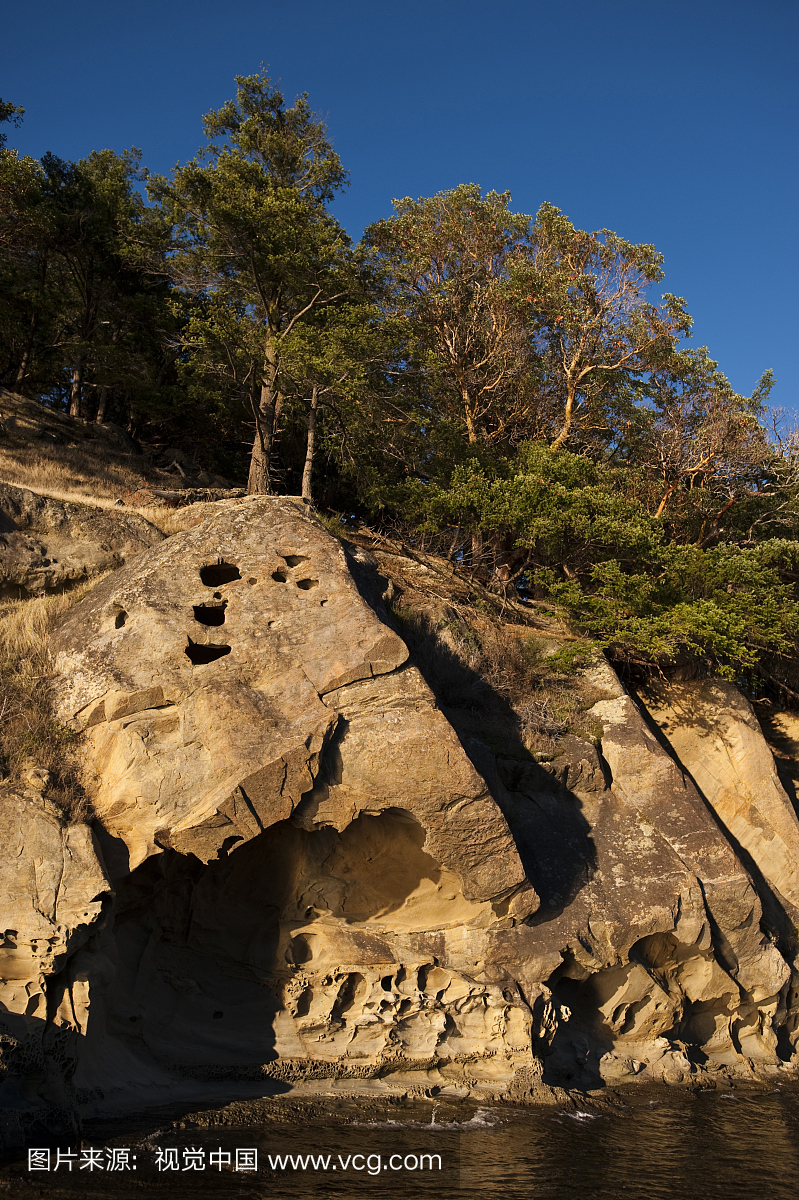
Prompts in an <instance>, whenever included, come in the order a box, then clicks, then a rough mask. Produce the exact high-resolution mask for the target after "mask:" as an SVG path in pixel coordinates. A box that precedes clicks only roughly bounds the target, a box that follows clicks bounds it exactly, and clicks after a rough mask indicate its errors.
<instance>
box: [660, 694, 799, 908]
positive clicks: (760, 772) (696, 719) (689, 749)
mask: <svg viewBox="0 0 799 1200" xmlns="http://www.w3.org/2000/svg"><path fill="white" fill-rule="evenodd" d="M644 699H645V703H646V706H647V709H648V710H649V712H650V713H651V715H652V717H653V718H654V719H655V721H656V722H657V724H658V725H659V726H660V728H661V729H662V731H663V733H664V734H665V736H666V737H667V738H668V741H669V743H670V745H671V746H672V748H673V750H674V752H675V754H676V755H677V757H678V758H679V760H680V762H681V763H682V765H683V766H684V767H685V769H686V770H687V771H689V772H690V775H691V778H692V779H693V781H694V783H695V784H696V785H697V787H698V788H699V789H700V791H701V792H702V795H703V796H704V798H705V800H706V801H707V802H708V804H709V805H710V806H711V808H712V809H713V811H714V812H715V814H716V816H717V817H718V820H719V822H720V823H721V825H722V826H723V827H724V829H725V830H727V831H728V833H729V834H730V835H731V837H732V838H733V839H734V841H735V843H737V844H738V845H739V846H740V847H741V848H742V849H743V850H744V851H745V852H746V854H747V855H748V856H749V859H750V860H751V865H752V867H753V869H754V870H755V871H757V872H759V874H760V875H761V876H762V878H763V879H764V880H765V881H766V883H767V884H768V886H769V888H770V889H771V890H772V891H773V893H774V894H775V895H776V896H777V897H778V898H779V901H780V904H781V905H782V907H783V908H785V909H786V911H787V912H788V913H789V914H790V917H791V919H792V922H793V924H794V925H796V924H797V923H799V821H798V820H797V818H796V813H795V812H794V810H793V806H792V805H791V802H790V800H789V799H788V796H787V794H786V792H785V789H784V788H783V786H782V784H781V783H780V780H779V776H778V775H777V769H776V766H775V763H774V758H773V755H772V753H771V750H770V749H769V747H768V745H767V744H766V740H765V738H764V737H763V732H762V730H761V728H760V725H759V724H758V721H757V718H756V717H755V715H754V713H753V712H752V708H751V705H750V704H749V703H748V702H747V701H746V700H745V699H744V697H743V696H742V695H741V694H740V692H739V691H738V690H737V688H735V687H734V686H733V685H732V684H731V683H727V682H725V681H724V680H721V679H708V680H702V681H698V682H688V683H672V684H671V685H670V686H660V687H656V688H655V687H653V688H650V689H648V690H647V692H646V695H645V697H644Z"/></svg>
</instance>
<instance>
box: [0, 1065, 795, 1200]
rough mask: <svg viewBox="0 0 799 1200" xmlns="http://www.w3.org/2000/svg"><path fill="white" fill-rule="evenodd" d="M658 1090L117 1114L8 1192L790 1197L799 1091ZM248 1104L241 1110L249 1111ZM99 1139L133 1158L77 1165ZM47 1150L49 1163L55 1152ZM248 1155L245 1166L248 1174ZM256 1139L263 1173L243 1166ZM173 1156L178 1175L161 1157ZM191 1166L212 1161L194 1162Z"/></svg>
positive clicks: (61, 1197) (122, 1196) (409, 1198)
mask: <svg viewBox="0 0 799 1200" xmlns="http://www.w3.org/2000/svg"><path fill="white" fill-rule="evenodd" d="M659 1095H660V1097H661V1098H660V1099H658V1100H647V1099H646V1095H644V1094H641V1095H634V1096H630V1095H625V1097H624V1103H621V1102H620V1101H618V1099H617V1100H616V1101H615V1102H614V1104H607V1105H605V1106H604V1107H603V1108H601V1109H599V1110H597V1109H594V1108H589V1107H588V1106H586V1108H585V1109H584V1110H580V1109H577V1110H562V1111H557V1110H553V1109H535V1110H531V1109H520V1108H513V1107H510V1106H492V1107H482V1108H480V1107H477V1106H476V1105H474V1104H470V1105H466V1104H461V1105H457V1104H453V1103H449V1104H437V1103H436V1102H424V1103H421V1102H416V1103H415V1104H407V1105H403V1106H401V1107H397V1106H393V1107H392V1106H391V1105H387V1104H386V1103H384V1102H377V1101H376V1102H372V1103H371V1104H364V1103H355V1102H348V1101H341V1102H339V1101H335V1100H330V1099H326V1100H319V1101H317V1102H315V1103H308V1104H306V1105H305V1106H303V1104H302V1103H300V1104H293V1105H290V1106H288V1108H286V1107H285V1106H284V1107H283V1108H282V1109H279V1110H278V1113H277V1115H278V1117H279V1118H280V1119H279V1120H277V1121H275V1120H271V1119H270V1120H262V1119H260V1116H259V1114H258V1112H257V1111H256V1112H255V1115H254V1116H253V1115H252V1114H250V1118H249V1119H248V1120H247V1121H246V1122H245V1121H242V1122H241V1123H238V1124H237V1123H230V1118H231V1116H235V1115H236V1114H235V1113H231V1111H230V1110H228V1111H227V1112H226V1113H225V1114H223V1115H222V1119H223V1120H225V1121H226V1122H228V1123H225V1124H221V1125H220V1124H206V1123H203V1122H204V1121H205V1120H206V1118H200V1123H199V1124H193V1122H192V1120H191V1119H190V1118H187V1119H185V1120H184V1121H183V1122H175V1123H173V1122H162V1124H161V1125H160V1126H158V1127H155V1126H153V1125H152V1124H151V1125H150V1127H149V1128H143V1127H139V1128H138V1129H137V1130H132V1129H131V1127H130V1126H129V1127H128V1129H127V1131H125V1130H124V1129H120V1128H119V1127H112V1126H110V1125H107V1126H105V1128H102V1127H95V1128H94V1129H93V1130H88V1131H87V1134H86V1137H85V1140H84V1142H83V1149H82V1150H81V1149H80V1148H77V1147H76V1148H73V1152H74V1153H75V1154H76V1155H77V1156H78V1157H76V1158H75V1159H74V1160H69V1161H72V1162H73V1170H72V1173H71V1174H70V1173H68V1172H66V1171H65V1169H64V1166H63V1164H62V1166H61V1167H60V1168H59V1171H58V1172H55V1171H53V1170H52V1169H51V1171H50V1172H45V1171H39V1172H33V1171H29V1170H28V1163H27V1159H26V1158H25V1159H18V1160H15V1161H13V1162H11V1163H7V1164H6V1165H5V1166H4V1167H3V1168H2V1169H0V1197H2V1196H6V1195H8V1196H13V1197H19V1198H20V1200H32V1198H33V1197H36V1198H37V1200H38V1198H39V1197H47V1198H49V1200H73V1198H74V1200H77V1198H78V1197H81V1198H82V1200H83V1198H86V1197H89V1198H91V1197H97V1198H98V1200H100V1198H103V1200H106V1198H107V1200H114V1198H118V1200H134V1198H137V1197H143V1198H144V1200H147V1198H148V1197H153V1198H156V1197H161V1196H167V1195H168V1196H170V1197H186V1200H195V1198H196V1200H206V1198H208V1200H222V1198H223V1197H230V1198H231V1200H232V1198H234V1197H241V1198H253V1200H254V1198H256V1197H259V1198H260V1197H270V1200H271V1198H273V1197H274V1198H277V1200H283V1198H285V1200H289V1198H291V1200H311V1198H324V1200H326V1198H333V1197H346V1196H364V1197H370V1198H371V1197H376V1196H380V1197H381V1198H382V1197H386V1198H388V1200H393V1198H397V1200H399V1198H402V1200H415V1197H417V1196H419V1197H423V1196H427V1195H429V1196H435V1197H437V1198H440V1200H478V1198H485V1200H489V1198H491V1200H495V1198H497V1197H501V1200H517V1198H518V1200H567V1198H572V1197H579V1198H580V1200H583V1198H586V1200H588V1198H590V1200H615V1198H616V1197H619V1198H623V1200H638V1198H640V1200H716V1198H718V1200H739V1198H740V1200H743V1198H746V1200H751V1198H752V1197H763V1198H764V1200H782V1198H783V1197H784V1198H785V1200H787V1198H788V1197H790V1198H791V1200H794V1198H795V1197H796V1195H797V1192H799V1088H796V1087H790V1086H785V1087H783V1088H782V1089H781V1090H775V1091H774V1092H771V1093H765V1094H764V1093H757V1092H751V1091H750V1092H747V1091H744V1090H740V1089H737V1090H736V1091H734V1092H731V1091H726V1092H724V1091H722V1092H698V1093H686V1092H681V1091H673V1092H670V1093H668V1094H665V1095H664V1093H663V1092H660V1093H659ZM291 1109H293V1110H294V1119H293V1120H291V1121H289V1120H287V1117H288V1115H289V1111H290V1110H291ZM237 1111H240V1113H243V1114H246V1112H247V1110H246V1106H244V1107H242V1108H241V1110H237ZM261 1115H263V1111H262V1112H261ZM181 1124H182V1125H183V1126H184V1127H181ZM43 1148H44V1147H43ZM61 1149H62V1153H65V1152H66V1147H65V1146H62V1147H61ZM92 1149H93V1150H95V1151H96V1152H97V1155H96V1157H95V1162H99V1161H101V1160H102V1161H103V1162H105V1163H106V1164H108V1163H109V1161H110V1160H111V1159H110V1155H111V1152H112V1151H113V1150H115V1149H116V1150H117V1151H119V1150H120V1149H127V1150H129V1152H130V1156H131V1161H132V1158H133V1156H135V1167H136V1169H135V1171H133V1170H130V1169H129V1170H116V1171H108V1170H107V1169H106V1170H104V1171H100V1170H99V1169H95V1170H89V1169H87V1168H86V1167H84V1169H83V1170H80V1169H79V1164H80V1160H81V1156H82V1157H83V1158H84V1160H86V1158H87V1154H88V1151H89V1150H92ZM50 1150H51V1160H54V1158H55V1153H56V1147H55V1146H53V1147H50ZM237 1150H238V1151H239V1154H240V1157H241V1161H240V1164H239V1165H240V1166H243V1167H244V1168H245V1169H243V1170H239V1171H236V1170H235V1169H233V1168H234V1167H235V1155H236V1151H237ZM252 1150H257V1152H258V1170H257V1171H249V1170H247V1169H246V1167H247V1165H248V1163H250V1164H251V1162H252V1156H251V1154H250V1157H249V1158H248V1157H247V1154H248V1153H249V1152H251V1151H252ZM270 1155H271V1160H272V1166H271V1167H270V1162H269V1159H270ZM214 1156H216V1157H214ZM242 1156H243V1157H242ZM291 1156H294V1162H295V1167H296V1169H294V1168H292V1166H291ZM308 1156H311V1157H310V1158H309V1157H308ZM314 1156H315V1157H316V1163H315V1164H314V1161H313V1158H314ZM320 1156H321V1157H320ZM423 1156H430V1157H429V1158H424V1157H423ZM117 1157H119V1156H117ZM228 1159H229V1162H228ZM170 1160H171V1161H172V1162H173V1163H176V1164H177V1166H178V1170H173V1169H169V1168H166V1166H165V1164H166V1163H167V1162H169V1161H170ZM280 1160H282V1161H283V1164H284V1165H283V1167H282V1168H281V1167H280V1166H279V1162H280ZM439 1160H440V1161H439ZM158 1161H160V1162H161V1164H162V1169H161V1170H159V1169H158V1166H157V1162H158ZM303 1162H304V1163H305V1168H304V1169H303V1166H302V1163H303ZM191 1163H194V1164H195V1165H196V1164H199V1163H201V1164H202V1169H193V1168H192V1167H188V1169H187V1164H191ZM325 1164H326V1169H325ZM220 1168H221V1169H220Z"/></svg>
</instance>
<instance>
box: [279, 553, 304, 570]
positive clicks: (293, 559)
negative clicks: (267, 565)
mask: <svg viewBox="0 0 799 1200" xmlns="http://www.w3.org/2000/svg"><path fill="white" fill-rule="evenodd" d="M280 557H281V558H282V559H283V562H284V563H285V564H286V566H287V567H298V566H299V565H300V563H304V562H307V561H308V555H307V554H281V556H280Z"/></svg>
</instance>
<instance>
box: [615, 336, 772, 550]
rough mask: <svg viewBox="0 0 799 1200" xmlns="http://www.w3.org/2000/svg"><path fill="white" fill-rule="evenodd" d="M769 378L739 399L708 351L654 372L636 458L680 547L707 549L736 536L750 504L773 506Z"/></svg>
mask: <svg viewBox="0 0 799 1200" xmlns="http://www.w3.org/2000/svg"><path fill="white" fill-rule="evenodd" d="M773 383H774V378H773V374H772V372H770V371H766V372H765V373H764V375H763V376H762V378H761V379H760V382H759V383H758V385H757V387H756V388H755V390H754V391H753V393H752V395H751V396H749V397H747V396H741V395H738V394H737V393H736V392H735V391H734V390H733V388H732V387H731V386H730V383H729V381H728V380H727V379H726V378H725V376H724V375H723V374H722V373H721V372H720V371H719V370H718V364H717V363H715V362H714V361H713V360H712V359H711V358H710V355H709V354H708V351H707V348H706V347H702V348H701V349H699V350H683V351H681V352H679V353H677V354H675V355H673V356H672V358H671V359H669V360H668V361H667V362H666V363H665V364H664V365H663V366H662V367H661V368H659V369H658V370H656V371H654V372H653V373H652V377H651V381H650V387H649V395H650V398H651V402H652V407H651V408H645V409H642V410H641V412H640V413H639V423H640V431H639V436H638V438H637V439H635V445H634V451H633V455H634V459H635V461H636V463H638V464H640V466H641V467H642V468H643V470H644V472H645V474H646V475H647V476H648V477H649V478H650V480H651V482H652V500H651V507H652V509H653V510H654V515H655V516H656V517H661V518H663V520H664V521H666V522H668V523H669V524H670V526H671V528H672V530H673V532H674V534H675V535H676V536H677V537H678V538H679V539H680V540H688V539H691V540H693V539H695V540H696V541H697V544H699V545H709V544H710V543H711V542H713V541H716V540H718V539H719V538H720V537H721V536H723V534H724V532H725V531H727V532H734V530H735V527H736V524H737V521H738V518H739V517H740V516H742V515H743V513H744V509H751V504H752V502H756V503H757V502H760V501H767V500H773V499H774V498H775V496H776V495H777V493H778V491H784V484H782V483H781V484H779V485H778V484H777V482H776V479H775V476H774V467H775V466H776V461H775V460H776V458H777V448H776V446H775V445H774V443H773V442H772V441H771V440H770V438H769V433H768V430H767V428H766V424H765V418H766V401H767V399H768V396H769V393H770V391H771V388H772V386H773Z"/></svg>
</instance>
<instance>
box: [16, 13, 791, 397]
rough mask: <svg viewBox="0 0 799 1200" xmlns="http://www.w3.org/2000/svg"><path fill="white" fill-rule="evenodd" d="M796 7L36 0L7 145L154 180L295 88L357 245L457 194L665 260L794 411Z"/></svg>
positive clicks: (700, 317)
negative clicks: (205, 126)
mask: <svg viewBox="0 0 799 1200" xmlns="http://www.w3.org/2000/svg"><path fill="white" fill-rule="evenodd" d="M798 50H799V4H797V3H796V0H670V3H668V4H655V3H652V2H651V0H649V2H647V0H571V2H569V0H549V2H545V0H494V2H493V3H491V4H488V3H476V2H474V0H459V2H455V0H427V2H422V0H402V2H399V3H392V4H386V3H381V2H380V0H372V2H371V3H366V2H363V0H337V2H336V3H335V4H333V3H330V2H329V0H328V2H327V3H325V2H323V0H303V3H302V4H297V3H295V4H289V3H276V2H275V0H228V2H227V3H226V4H224V5H223V4H220V3H213V4H212V3H209V2H208V0H158V2H156V0H137V2H136V3H133V4H131V3H126V4H122V3H120V0H104V2H102V3H101V2H98V0H72V3H69V4H65V3H64V2H63V0H58V2H55V0H37V3H36V4H35V5H33V4H32V5H27V6H26V5H21V4H17V5H13V6H11V5H9V6H7V7H6V9H5V11H4V14H3V43H2V47H0V96H2V97H3V98H4V99H7V100H12V101H14V102H15V103H17V104H22V105H24V107H25V109H26V115H25V121H24V124H23V126H22V128H21V129H20V130H19V131H14V130H11V131H10V136H9V144H12V145H16V146H17V148H18V149H19V150H20V152H23V153H28V154H33V155H35V156H37V157H39V156H40V155H41V154H43V153H44V152H45V151H46V150H52V151H53V152H54V153H56V154H59V155H61V156H62V157H64V158H80V157H82V156H84V155H86V154H88V152H89V151H90V150H93V149H101V148H103V147H106V146H109V147H111V148H113V149H115V150H122V149H124V148H126V147H128V146H131V145H135V146H139V147H141V149H142V151H143V155H144V162H145V163H146V164H147V165H148V166H149V167H150V168H151V170H154V171H161V172H168V171H169V169H170V168H171V166H172V165H173V164H174V163H175V162H176V161H181V162H183V161H185V160H186V159H188V158H190V157H192V156H193V154H194V153H195V151H196V149H197V147H198V146H199V145H200V143H201V141H202V130H201V121H200V118H201V115H202V113H204V112H207V111H208V110H209V109H210V108H216V107H218V106H219V105H220V104H221V103H223V102H224V101H225V100H226V99H227V98H228V97H230V96H232V95H233V94H234V93H235V84H234V78H233V77H234V75H237V74H238V75H242V74H251V73H253V72H255V71H257V70H258V69H259V67H260V65H261V64H262V63H264V64H266V65H267V66H268V67H269V69H270V74H271V75H272V77H273V79H275V80H279V81H280V82H281V84H282V86H283V89H284V91H285V93H286V96H287V98H288V99H289V101H291V100H293V97H294V95H295V94H296V93H297V92H301V91H307V92H308V94H309V99H310V102H311V104H312V106H313V108H314V109H315V110H316V111H317V112H320V113H322V114H323V115H324V117H325V119H326V121H327V124H328V130H329V134H330V136H331V139H332V141H333V143H334V145H335V147H336V149H337V150H338V152H339V154H340V155H341V158H342V160H343V162H344V165H345V166H346V167H347V168H348V169H349V170H350V172H351V176H352V183H351V186H350V188H349V190H348V191H347V193H346V194H345V195H344V196H343V197H342V198H340V199H339V200H338V201H337V202H336V207H335V211H336V213H337V216H338V217H339V219H340V220H341V222H342V223H343V224H344V225H345V227H346V228H347V229H348V231H349V233H350V234H351V236H352V237H353V238H357V237H358V236H359V235H360V233H361V231H362V229H363V227H364V226H365V225H367V224H368V223H369V222H371V221H373V220H376V219H378V218H379V217H381V216H384V215H387V214H388V213H389V212H390V211H391V198H392V197H394V196H405V195H412V196H425V195H431V194H433V193H435V192H436V191H440V190H441V189H444V188H450V187H454V186H455V185H457V184H458V183H479V184H481V185H482V187H483V188H484V189H486V190H488V189H490V188H496V189H497V190H499V191H505V190H510V191H511V192H512V195H513V208H514V209H516V210H517V211H523V212H531V213H534V212H535V211H536V209H537V208H538V206H539V204H540V203H541V202H542V201H544V200H548V201H550V202H551V203H553V204H556V205H557V206H558V207H559V208H561V209H562V210H563V211H564V212H565V213H567V214H568V215H569V217H571V219H572V220H573V221H574V222H575V224H577V225H579V226H580V227H582V228H588V229H599V228H610V229H613V230H615V231H616V232H617V233H619V234H621V235H622V236H623V237H625V238H628V239H629V240H631V241H636V242H652V243H654V245H655V246H656V247H657V249H658V250H660V251H661V252H662V253H663V254H664V255H665V260H666V261H665V266H666V279H665V282H664V284H663V290H669V291H672V292H676V293H677V294H678V295H682V296H685V297H686V299H687V301H688V308H689V311H690V312H691V313H692V314H693V316H694V320H695V327H694V337H693V344H695V345H704V344H706V345H708V346H709V347H710V350H711V353H712V354H713V356H714V358H716V359H718V361H719V364H720V366H721V369H722V370H724V371H725V372H726V374H727V375H728V376H729V378H730V380H731V382H732V384H733V386H734V387H735V388H736V389H737V390H739V391H742V392H747V393H748V392H750V391H751V390H752V388H753V387H754V385H755V383H756V382H757V379H758V377H759V375H760V374H761V372H762V371H763V370H765V368H767V367H771V368H773V369H774V371H775V373H776V375H777V381H778V382H777V387H776V389H775V391H774V393H773V395H772V401H773V402H774V403H776V404H777V405H780V406H782V407H783V408H784V409H785V410H787V412H788V413H789V414H793V413H794V412H795V411H796V410H797V409H798V408H799V387H798V386H797V385H798V384H799V355H798V354H797V352H796V348H797V341H799V338H797V333H799V299H798V298H797V288H796V284H795V276H796V271H797V266H799V263H798V262H797V259H798V258H799V255H797V249H798V248H799V234H798V233H797V229H798V228H799V221H798V220H797V217H799V204H797V174H798V173H799V172H798V171H797V162H799V156H798V155H797V150H798V149H799V146H797V142H799V138H798V137H797V115H798V114H799V71H797V69H796V64H797V51H798Z"/></svg>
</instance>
